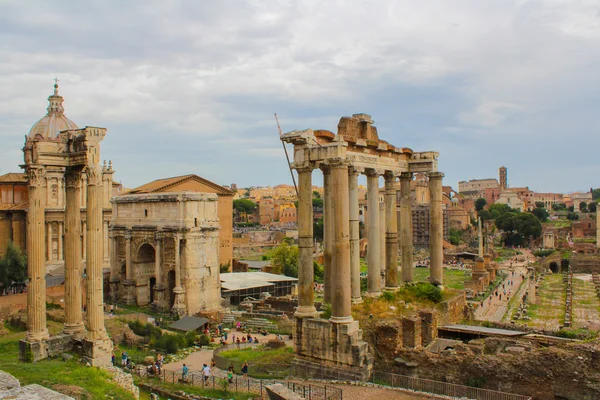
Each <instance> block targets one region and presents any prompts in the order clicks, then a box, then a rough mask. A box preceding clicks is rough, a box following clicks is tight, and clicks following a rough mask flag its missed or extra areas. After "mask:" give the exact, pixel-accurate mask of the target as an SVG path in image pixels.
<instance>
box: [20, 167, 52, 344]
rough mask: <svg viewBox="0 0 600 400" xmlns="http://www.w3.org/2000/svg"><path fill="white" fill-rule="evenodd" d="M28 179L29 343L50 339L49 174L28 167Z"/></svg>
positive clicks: (42, 170) (36, 168)
mask: <svg viewBox="0 0 600 400" xmlns="http://www.w3.org/2000/svg"><path fill="white" fill-rule="evenodd" d="M26 172H27V177H28V178H29V187H28V190H29V194H28V196H29V208H28V210H27V275H28V278H29V286H28V287H27V334H26V336H25V339H26V340H27V341H30V342H35V341H41V340H44V339H47V338H48V337H49V335H48V328H47V327H46V279H45V275H46V262H45V261H46V254H45V250H46V240H45V236H46V233H45V232H44V229H45V228H46V227H45V226H44V222H45V221H44V220H45V211H44V209H45V204H46V201H45V199H46V180H45V179H44V178H45V177H44V175H45V174H46V170H45V169H44V168H43V167H41V166H37V165H35V166H34V165H29V166H27V171H26Z"/></svg>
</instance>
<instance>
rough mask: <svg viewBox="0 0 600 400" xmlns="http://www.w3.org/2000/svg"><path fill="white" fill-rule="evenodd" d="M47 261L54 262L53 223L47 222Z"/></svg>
mask: <svg viewBox="0 0 600 400" xmlns="http://www.w3.org/2000/svg"><path fill="white" fill-rule="evenodd" d="M46 228H47V231H48V232H47V234H46V253H47V254H46V259H47V260H48V261H52V222H46Z"/></svg>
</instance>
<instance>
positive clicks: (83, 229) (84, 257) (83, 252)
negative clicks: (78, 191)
mask: <svg viewBox="0 0 600 400" xmlns="http://www.w3.org/2000/svg"><path fill="white" fill-rule="evenodd" d="M82 192H84V193H85V192H87V189H86V188H84V190H82ZM86 213H87V211H86ZM86 215H87V214H86ZM81 224H82V225H83V227H82V228H81V235H82V236H83V238H82V240H81V243H83V250H82V256H83V259H84V260H85V259H86V257H87V222H85V221H83V222H82V223H81Z"/></svg>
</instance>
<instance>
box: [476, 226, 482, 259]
mask: <svg viewBox="0 0 600 400" xmlns="http://www.w3.org/2000/svg"><path fill="white" fill-rule="evenodd" d="M477 234H478V235H479V257H483V229H482V228H481V218H478V219H477Z"/></svg>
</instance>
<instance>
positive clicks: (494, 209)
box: [488, 203, 518, 220]
mask: <svg viewBox="0 0 600 400" xmlns="http://www.w3.org/2000/svg"><path fill="white" fill-rule="evenodd" d="M488 211H489V212H490V214H491V215H492V219H494V220H496V219H498V217H499V216H501V215H503V214H506V213H507V212H518V211H517V210H513V209H512V208H510V207H509V206H508V204H502V203H494V204H492V205H491V206H489V208H488Z"/></svg>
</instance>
